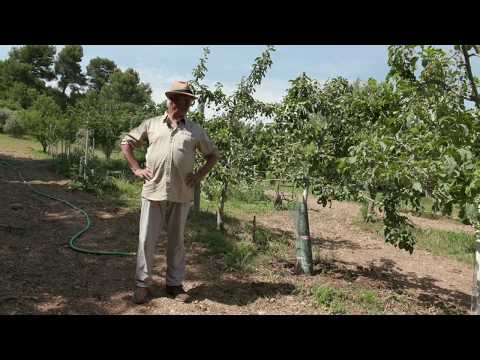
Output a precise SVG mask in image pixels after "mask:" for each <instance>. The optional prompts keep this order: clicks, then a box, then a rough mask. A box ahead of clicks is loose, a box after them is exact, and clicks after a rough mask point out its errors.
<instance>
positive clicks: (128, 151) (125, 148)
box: [121, 144, 140, 172]
mask: <svg viewBox="0 0 480 360" xmlns="http://www.w3.org/2000/svg"><path fill="white" fill-rule="evenodd" d="M121 148H122V153H123V155H124V156H125V159H127V162H128V166H130V169H131V170H132V171H133V172H135V170H137V169H140V165H139V164H138V161H137V159H135V157H134V155H133V149H132V147H131V146H130V145H128V144H122V145H121Z"/></svg>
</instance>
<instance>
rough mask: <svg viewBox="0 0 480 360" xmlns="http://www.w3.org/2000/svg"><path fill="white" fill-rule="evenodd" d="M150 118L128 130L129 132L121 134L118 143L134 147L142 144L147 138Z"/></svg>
mask: <svg viewBox="0 0 480 360" xmlns="http://www.w3.org/2000/svg"><path fill="white" fill-rule="evenodd" d="M149 122H150V119H147V120H145V121H143V122H142V123H141V124H140V125H139V126H137V127H136V128H134V129H132V130H130V132H129V133H127V134H124V135H122V138H121V141H120V144H121V145H127V144H128V145H130V146H132V147H134V148H137V147H140V146H142V144H143V142H144V141H145V139H146V138H147V130H148V124H149Z"/></svg>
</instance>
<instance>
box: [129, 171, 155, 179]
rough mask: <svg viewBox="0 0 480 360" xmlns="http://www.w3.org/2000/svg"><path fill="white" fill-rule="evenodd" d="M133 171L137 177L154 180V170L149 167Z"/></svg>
mask: <svg viewBox="0 0 480 360" xmlns="http://www.w3.org/2000/svg"><path fill="white" fill-rule="evenodd" d="M133 173H134V174H135V176H136V177H139V178H140V179H145V180H152V178H153V173H152V170H150V169H149V168H145V169H136V170H134V171H133Z"/></svg>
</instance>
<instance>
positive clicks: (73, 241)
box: [0, 160, 136, 256]
mask: <svg viewBox="0 0 480 360" xmlns="http://www.w3.org/2000/svg"><path fill="white" fill-rule="evenodd" d="M0 165H2V166H8V167H10V168H12V169H14V170H16V171H17V173H18V176H19V177H20V179H21V180H22V181H23V183H24V184H26V185H27V186H28V187H29V188H30V190H31V191H32V192H34V193H35V194H38V195H41V196H44V197H46V198H49V199H52V200H56V201H60V202H62V203H64V204H65V205H67V206H69V207H71V208H72V209H75V210H78V211H80V212H81V213H82V214H83V216H85V220H86V222H87V224H86V226H85V227H84V228H83V229H82V230H80V231H79V232H77V233H76V234H75V235H73V236H72V237H71V238H70V240H69V242H68V245H69V247H70V248H71V249H72V250H74V251H77V252H80V253H83V254H90V255H110V256H133V255H135V254H136V253H134V252H122V251H93V250H87V249H82V248H80V247H78V246H77V241H78V239H79V238H80V237H81V236H82V235H83V234H84V233H85V232H86V231H88V230H89V229H90V227H91V221H90V217H89V216H88V214H87V213H86V212H85V210H83V209H81V208H79V207H78V206H75V205H73V204H72V203H70V202H68V201H66V200H63V199H59V198H56V197H54V196H52V195H49V194H46V193H44V192H41V191H38V190H35V189H34V188H33V187H32V185H30V184H29V183H28V182H27V181H26V180H25V179H24V177H23V175H22V173H21V172H20V170H18V169H16V168H15V167H14V166H13V165H12V164H10V163H9V162H7V161H4V160H0Z"/></svg>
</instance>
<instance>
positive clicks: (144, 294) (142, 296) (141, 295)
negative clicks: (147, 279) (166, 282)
mask: <svg viewBox="0 0 480 360" xmlns="http://www.w3.org/2000/svg"><path fill="white" fill-rule="evenodd" d="M149 301H150V289H149V288H146V287H136V288H135V291H134V292H133V302H134V303H135V304H137V305H141V304H145V303H147V302H149Z"/></svg>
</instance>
